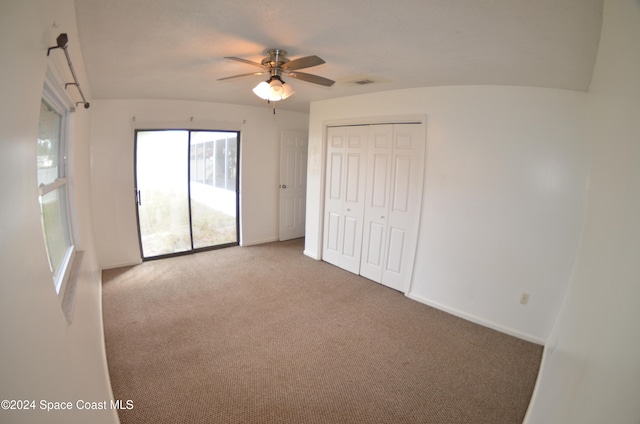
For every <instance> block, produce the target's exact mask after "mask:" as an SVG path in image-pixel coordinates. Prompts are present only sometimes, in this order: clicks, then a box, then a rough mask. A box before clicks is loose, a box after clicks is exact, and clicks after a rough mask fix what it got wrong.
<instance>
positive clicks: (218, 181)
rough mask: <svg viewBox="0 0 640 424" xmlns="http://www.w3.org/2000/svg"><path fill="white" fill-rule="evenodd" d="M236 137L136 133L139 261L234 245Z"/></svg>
mask: <svg viewBox="0 0 640 424" xmlns="http://www.w3.org/2000/svg"><path fill="white" fill-rule="evenodd" d="M237 163H238V134H237V133H236V132H221V131H188V130H154V131H137V132H136V187H137V196H138V222H139V229H140V244H141V248H142V256H143V258H151V257H157V256H164V255H171V254H176V253H181V252H187V251H191V250H196V249H204V248H211V247H219V246H224V245H235V244H237V243H238V236H237V234H238V231H237V190H236V188H237V180H238V171H237Z"/></svg>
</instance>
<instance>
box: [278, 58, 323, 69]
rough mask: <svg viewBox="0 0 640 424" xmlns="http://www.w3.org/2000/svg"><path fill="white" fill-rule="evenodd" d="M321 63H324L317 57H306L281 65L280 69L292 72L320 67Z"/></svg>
mask: <svg viewBox="0 0 640 424" xmlns="http://www.w3.org/2000/svg"><path fill="white" fill-rule="evenodd" d="M323 63H325V62H324V60H322V59H320V58H319V57H318V56H306V57H301V58H299V59H294V60H292V61H290V62H287V63H285V64H283V65H282V69H284V70H287V71H293V70H294V69H302V68H310V67H312V66H318V65H322V64H323Z"/></svg>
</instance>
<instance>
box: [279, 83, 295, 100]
mask: <svg viewBox="0 0 640 424" xmlns="http://www.w3.org/2000/svg"><path fill="white" fill-rule="evenodd" d="M282 88H283V91H284V92H283V93H282V100H284V99H286V98H287V97H289V96H292V95H293V94H294V93H295V92H296V90H294V89H293V87H291V84H287V83H283V84H282Z"/></svg>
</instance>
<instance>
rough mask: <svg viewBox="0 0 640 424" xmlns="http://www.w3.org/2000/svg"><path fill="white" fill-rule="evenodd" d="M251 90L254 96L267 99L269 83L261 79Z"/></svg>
mask: <svg viewBox="0 0 640 424" xmlns="http://www.w3.org/2000/svg"><path fill="white" fill-rule="evenodd" d="M253 92H254V93H255V95H256V96H258V97H260V98H261V99H262V100H269V94H270V87H269V83H268V82H266V81H262V82H261V83H260V84H258V85H256V86H255V88H254V89H253Z"/></svg>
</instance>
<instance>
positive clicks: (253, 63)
mask: <svg viewBox="0 0 640 424" xmlns="http://www.w3.org/2000/svg"><path fill="white" fill-rule="evenodd" d="M225 59H229V60H235V61H236V62H242V63H246V64H249V65H253V66H259V67H261V68H266V66H264V65H263V64H262V63H258V62H252V61H251V60H247V59H243V58H241V57H234V56H226V57H225Z"/></svg>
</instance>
